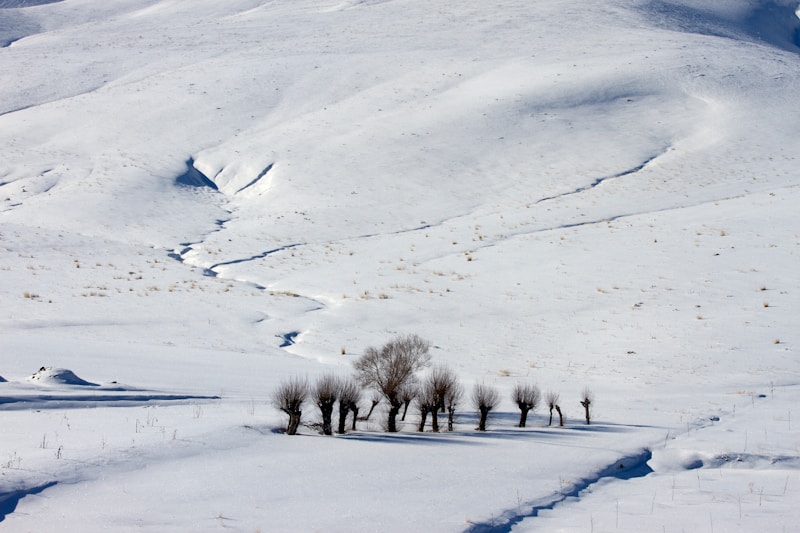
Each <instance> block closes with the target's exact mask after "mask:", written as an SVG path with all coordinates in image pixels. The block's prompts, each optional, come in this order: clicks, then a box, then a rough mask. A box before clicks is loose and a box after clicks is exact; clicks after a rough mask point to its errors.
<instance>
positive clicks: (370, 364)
mask: <svg viewBox="0 0 800 533" xmlns="http://www.w3.org/2000/svg"><path fill="white" fill-rule="evenodd" d="M429 349H430V343H429V342H428V341H425V340H423V339H421V338H420V337H418V336H417V335H403V336H400V337H397V338H395V339H393V340H391V341H389V342H387V343H386V344H384V345H383V346H382V347H381V348H380V349H377V348H373V347H369V348H367V349H366V350H364V355H362V356H361V357H359V358H358V359H357V360H356V361H355V362H354V363H353V366H354V367H355V369H356V372H357V373H358V378H359V380H360V381H361V384H362V385H364V386H365V387H372V388H373V389H375V390H376V391H378V392H380V393H381V394H382V395H383V397H384V398H386V401H387V402H388V403H389V413H388V419H387V424H386V429H387V431H389V432H396V431H397V415H398V414H399V413H400V408H401V407H402V406H403V399H402V392H403V388H404V387H406V386H407V385H409V384H410V383H412V382H413V381H414V379H415V374H416V372H417V371H418V370H420V369H421V368H423V367H425V366H427V365H428V363H429V361H430V354H429V353H428V350H429Z"/></svg>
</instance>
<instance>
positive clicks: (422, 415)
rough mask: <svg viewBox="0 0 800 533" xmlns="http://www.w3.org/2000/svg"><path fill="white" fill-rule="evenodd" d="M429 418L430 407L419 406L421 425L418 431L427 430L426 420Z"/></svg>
mask: <svg viewBox="0 0 800 533" xmlns="http://www.w3.org/2000/svg"><path fill="white" fill-rule="evenodd" d="M434 416H436V415H435V414H434ZM427 419H428V409H427V408H426V407H420V408H419V427H418V428H417V431H419V432H420V433H421V432H423V431H425V422H426V421H427Z"/></svg>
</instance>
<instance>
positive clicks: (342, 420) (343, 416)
mask: <svg viewBox="0 0 800 533" xmlns="http://www.w3.org/2000/svg"><path fill="white" fill-rule="evenodd" d="M347 411H348V409H347V405H345V404H342V403H341V402H340V403H339V428H338V431H337V433H339V434H340V435H341V434H343V433H344V432H345V424H347ZM353 418H354V419H355V417H353Z"/></svg>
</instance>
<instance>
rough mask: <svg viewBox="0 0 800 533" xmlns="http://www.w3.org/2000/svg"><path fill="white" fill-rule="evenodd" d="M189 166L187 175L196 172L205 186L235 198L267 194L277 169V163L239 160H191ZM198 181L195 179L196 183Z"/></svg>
mask: <svg viewBox="0 0 800 533" xmlns="http://www.w3.org/2000/svg"><path fill="white" fill-rule="evenodd" d="M187 166H188V167H189V171H187V174H185V175H188V174H190V173H192V171H194V173H196V174H199V175H200V176H202V177H201V178H199V179H200V181H202V182H204V184H207V185H209V186H211V187H212V188H214V189H216V190H218V191H220V192H221V193H223V194H225V195H226V196H235V195H238V194H240V193H242V192H245V191H247V193H248V194H249V195H260V194H262V193H264V192H266V191H267V190H268V189H269V188H270V184H271V181H272V177H273V175H274V174H270V172H271V171H272V170H273V168H274V167H275V163H274V162H272V161H269V162H266V161H259V160H257V159H247V160H244V159H237V160H234V161H231V162H228V163H224V164H220V163H218V162H215V161H213V160H210V159H200V160H194V159H190V160H189V161H188V162H187ZM185 175H184V176H185ZM197 179H198V178H195V181H197ZM179 181H180V178H179Z"/></svg>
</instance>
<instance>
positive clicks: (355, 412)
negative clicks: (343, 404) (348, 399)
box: [350, 404, 358, 431]
mask: <svg viewBox="0 0 800 533" xmlns="http://www.w3.org/2000/svg"><path fill="white" fill-rule="evenodd" d="M350 410H351V411H352V412H353V431H355V430H356V420H358V405H356V404H351V405H350Z"/></svg>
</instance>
